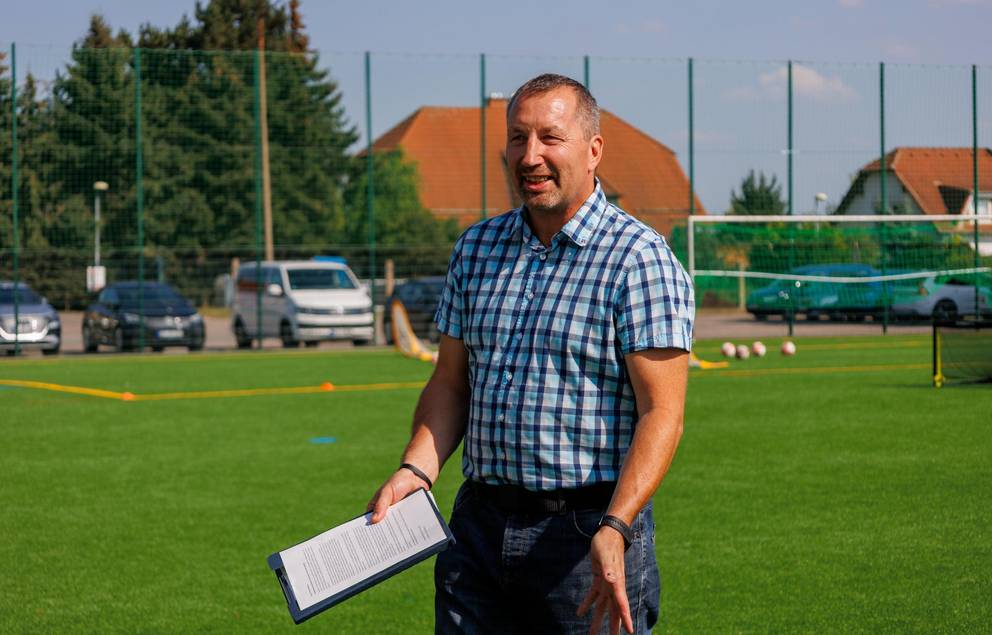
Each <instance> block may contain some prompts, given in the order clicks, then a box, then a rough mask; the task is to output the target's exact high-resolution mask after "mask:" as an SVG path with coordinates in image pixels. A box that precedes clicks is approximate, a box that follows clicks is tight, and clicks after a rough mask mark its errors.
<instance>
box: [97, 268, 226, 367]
mask: <svg viewBox="0 0 992 635" xmlns="http://www.w3.org/2000/svg"><path fill="white" fill-rule="evenodd" d="M141 286H143V289H142V288H139V283H138V282H137V281H127V282H115V283H113V284H109V285H107V286H106V287H104V288H103V289H102V290H101V291H100V294H99V295H98V296H97V298H96V300H95V301H94V302H93V303H91V304H90V305H89V307H87V309H86V313H85V314H84V315H83V349H84V350H85V351H86V352H87V353H95V352H96V351H97V350H98V349H99V346H100V345H101V344H107V345H110V346H113V347H114V349H115V350H116V351H118V352H123V351H130V350H134V349H135V348H136V347H137V346H138V345H139V342H140V340H141V334H142V331H141V328H142V323H143V324H144V343H145V346H150V347H151V349H152V350H153V351H156V352H158V351H161V350H163V349H164V348H165V347H167V346H185V347H187V348H188V349H189V350H191V351H197V350H200V349H202V348H203V341H204V338H205V337H206V331H205V329H204V326H203V317H202V316H201V315H200V314H199V313H198V312H197V311H196V308H195V307H194V306H193V305H192V303H191V302H190V301H189V300H187V299H186V298H184V297H183V296H182V295H180V294H179V292H178V291H176V290H175V289H173V288H172V287H171V286H170V285H168V284H166V283H163V282H145V283H144V284H143V285H141ZM139 294H141V296H140V297H139Z"/></svg>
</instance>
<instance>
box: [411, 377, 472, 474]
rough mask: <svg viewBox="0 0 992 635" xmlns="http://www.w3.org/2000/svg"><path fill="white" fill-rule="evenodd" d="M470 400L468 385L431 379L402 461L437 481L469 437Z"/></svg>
mask: <svg viewBox="0 0 992 635" xmlns="http://www.w3.org/2000/svg"><path fill="white" fill-rule="evenodd" d="M468 401H469V393H468V386H467V384H465V385H464V386H459V385H453V384H452V382H449V381H445V380H444V379H443V378H441V377H438V376H437V375H435V376H434V377H431V380H430V381H429V382H428V383H427V385H426V386H425V387H424V391H423V392H422V393H421V395H420V401H418V402H417V408H416V410H415V411H414V414H413V430H412V432H411V435H410V443H409V444H408V445H407V447H406V450H404V452H403V461H402V462H403V463H411V464H413V465H416V466H417V467H419V468H420V469H421V470H423V471H424V472H426V473H427V475H428V476H429V477H430V478H431V479H432V480H434V479H436V478H437V476H438V474H439V473H440V472H441V467H442V466H443V465H444V463H445V461H447V460H448V457H449V456H451V454H452V453H453V452H454V451H455V449H456V448H457V447H458V444H459V443H461V440H462V437H463V436H464V434H465V425H466V421H467V420H468Z"/></svg>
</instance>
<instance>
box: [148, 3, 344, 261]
mask: <svg viewBox="0 0 992 635" xmlns="http://www.w3.org/2000/svg"><path fill="white" fill-rule="evenodd" d="M259 24H262V25H264V41H265V48H266V55H265V62H266V69H267V73H266V74H267V85H266V87H265V88H266V91H265V92H266V93H267V104H268V126H269V144H270V145H269V148H270V150H269V152H270V164H271V166H272V167H271V178H272V206H273V226H274V233H275V241H276V243H277V244H294V245H298V244H307V243H317V244H326V243H327V242H334V241H337V240H340V238H341V233H342V232H343V230H344V224H345V220H344V209H343V202H342V196H341V184H342V183H343V182H344V181H345V180H346V178H347V175H348V173H349V167H350V163H351V161H352V159H351V157H350V156H349V155H348V153H347V149H348V147H349V146H350V145H351V144H352V143H354V142H355V140H356V139H357V134H356V132H355V129H354V127H353V126H351V125H350V124H349V123H348V121H347V119H346V117H345V114H344V109H343V107H342V105H341V94H340V90H339V89H338V86H337V84H336V83H335V82H334V81H333V80H332V79H331V78H330V76H329V74H328V72H327V71H326V70H321V69H318V68H317V64H318V57H317V55H316V54H315V53H312V52H308V51H307V50H306V46H307V43H308V40H307V38H306V36H305V34H304V30H305V26H304V24H303V19H302V16H301V15H300V13H299V6H298V3H296V2H291V3H290V4H289V6H288V7H276V6H273V5H272V4H271V3H269V2H264V1H263V2H259V1H257V0H212V1H211V2H209V3H207V4H205V5H201V4H199V3H198V4H197V6H196V10H195V12H194V22H192V23H191V22H190V21H189V20H188V19H185V18H184V19H183V20H182V21H181V22H180V23H179V25H178V26H177V27H176V28H174V29H164V30H160V29H156V28H154V27H151V26H145V27H142V30H141V34H140V37H139V45H140V46H142V47H143V48H159V49H162V48H164V49H167V50H165V51H162V50H159V51H155V52H149V53H148V54H147V57H148V59H149V64H150V66H149V68H148V73H147V78H148V79H147V81H148V82H149V85H150V86H149V91H150V92H153V91H156V89H157V88H160V89H161V99H160V101H162V102H163V103H165V104H166V105H165V107H164V108H162V109H160V110H159V111H157V112H158V114H159V115H160V116H161V117H162V120H161V121H159V122H156V123H155V124H154V125H153V126H152V128H151V129H150V130H151V132H150V134H156V132H157V133H158V135H159V140H160V141H161V142H162V145H163V151H165V152H166V154H171V155H172V156H173V157H174V160H173V161H167V162H166V164H165V165H163V167H162V169H161V171H160V173H159V174H157V175H155V177H156V178H158V177H161V178H162V179H166V180H172V181H177V182H176V183H175V184H174V185H172V186H171V187H168V186H167V187H163V190H162V193H163V194H166V195H167V194H168V191H169V190H176V191H177V192H178V191H180V190H181V191H183V192H185V195H184V200H179V199H178V198H176V197H172V201H173V203H174V205H172V207H174V208H175V210H174V213H173V215H172V217H173V218H179V217H177V216H176V214H181V211H182V210H190V209H191V205H192V209H195V208H197V207H199V206H202V207H204V208H206V209H204V210H203V212H201V213H195V214H187V216H195V219H196V220H198V221H199V223H198V225H197V224H194V225H193V226H192V228H193V229H194V232H193V233H194V234H195V233H196V231H195V229H196V227H199V228H200V229H202V231H203V232H206V233H219V234H220V235H222V236H224V237H225V239H226V240H227V241H229V242H230V241H231V240H232V239H233V240H236V241H238V242H243V241H244V240H247V239H248V238H249V237H250V236H252V235H253V231H254V215H253V213H252V212H251V210H252V209H253V207H254V188H253V186H252V184H251V181H250V179H251V178H253V166H254V156H255V152H256V151H257V148H256V147H255V143H256V140H255V136H254V132H255V129H254V110H253V107H254V102H253V99H254V81H255V76H254V53H253V52H251V51H252V49H255V48H256V46H257V45H258V36H259V33H258V29H257V27H258V25H259ZM186 49H199V51H198V52H197V53H190V52H184V51H185V50H186ZM218 49H220V50H225V51H227V52H224V53H220V52H211V53H205V52H203V51H216V50H218ZM231 50H240V51H243V52H241V53H238V52H233V53H232V52H230V51H231ZM197 139H200V140H201V141H205V142H208V145H209V146H210V148H204V151H202V152H201V153H200V155H201V156H200V157H199V158H200V159H202V161H201V162H196V161H188V160H186V159H181V157H182V155H183V154H184V153H185V152H184V151H187V150H188V147H189V145H190V144H191V143H194V144H195V143H196V140H197ZM198 145H201V146H202V143H201V144H198ZM168 148H173V149H174V150H173V151H171V152H169V151H168ZM207 155H210V156H207ZM175 160H183V161H184V164H183V165H180V166H175V165H172V163H174V162H175ZM204 180H211V181H213V187H211V186H210V185H209V184H206V183H203V181H204ZM212 193H216V195H213V194H212ZM166 207H169V205H166ZM211 214H213V215H215V218H214V219H213V221H211V222H205V221H204V219H205V218H206V217H207V216H210V215H211ZM218 215H219V216H218ZM190 220H193V219H190ZM190 227H191V226H190V224H189V222H178V221H177V222H176V223H174V224H173V225H172V227H171V228H165V227H163V229H165V231H163V232H162V233H163V235H162V237H161V239H162V240H165V239H166V238H167V237H168V234H169V233H170V232H178V231H182V232H183V233H185V234H186V235H187V237H188V230H189V229H190ZM204 240H205V237H202V238H200V239H199V240H198V241H197V242H198V243H200V244H203V242H204Z"/></svg>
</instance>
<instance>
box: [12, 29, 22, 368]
mask: <svg viewBox="0 0 992 635" xmlns="http://www.w3.org/2000/svg"><path fill="white" fill-rule="evenodd" d="M10 168H11V171H10V174H11V177H10V186H11V203H12V204H13V221H14V226H13V230H14V254H13V265H14V355H19V354H20V352H21V335H20V332H21V299H20V298H19V297H18V293H17V287H18V285H19V284H20V281H21V271H20V262H19V257H20V250H21V239H20V229H19V223H18V213H19V212H18V208H17V204H18V189H19V187H18V183H17V45H16V44H14V43H12V44H11V45H10Z"/></svg>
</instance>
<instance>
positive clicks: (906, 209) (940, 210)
mask: <svg viewBox="0 0 992 635" xmlns="http://www.w3.org/2000/svg"><path fill="white" fill-rule="evenodd" d="M881 165H882V164H881V162H880V161H879V160H877V159H876V160H874V161H872V162H871V163H869V164H867V165H865V166H864V167H862V168H861V169H860V170H859V171H858V175H857V177H856V178H855V179H854V182H853V183H852V184H851V187H850V189H848V191H847V194H845V195H844V198H843V199H842V200H841V202H840V204H839V205H838V206H837V212H836V213H837V214H878V213H880V212H881V207H882V187H881V184H882V170H881ZM973 166H974V163H973V159H972V149H971V148H910V147H900V148H895V149H894V150H892V151H891V152H889V153H888V154H886V155H885V169H886V175H885V176H886V199H887V201H888V207H889V212H890V213H893V214H932V215H936V214H940V215H944V214H973V213H974V210H975V204H974V200H973V199H974V187H975V179H974V168H973ZM977 207H978V214H979V216H982V217H984V218H983V219H982V220H981V221H980V222H979V233H980V240H979V251H980V252H981V253H982V255H992V150H989V149H988V148H979V149H978V206H977ZM954 229H955V230H956V231H961V233H962V238H965V239H968V238H969V233H970V232H973V227H972V225H971V223H961V226H960V227H956V228H954ZM973 240H974V239H973V238H971V239H970V242H973Z"/></svg>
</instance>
